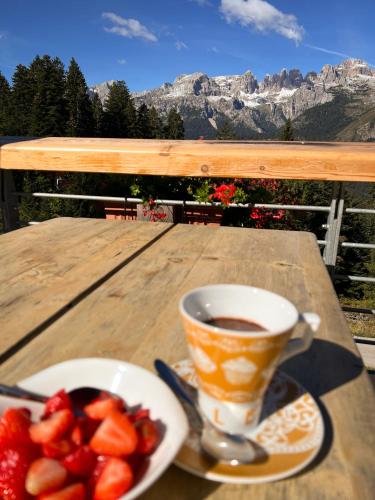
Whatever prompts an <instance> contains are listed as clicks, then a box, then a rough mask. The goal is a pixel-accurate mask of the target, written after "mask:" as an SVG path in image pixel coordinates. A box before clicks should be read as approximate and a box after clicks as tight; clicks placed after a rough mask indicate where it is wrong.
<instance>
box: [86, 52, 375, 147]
mask: <svg viewBox="0 0 375 500" xmlns="http://www.w3.org/2000/svg"><path fill="white" fill-rule="evenodd" d="M107 89H108V85H106V84H102V85H101V86H97V87H95V88H94V91H97V92H98V93H99V95H100V97H101V98H103V99H104V98H105V95H106V92H107V91H108V90H107ZM133 97H134V100H135V102H136V104H137V105H139V104H141V103H143V102H144V103H146V104H147V105H149V106H155V107H156V108H157V109H158V110H159V111H160V112H162V113H168V112H169V110H170V109H171V108H172V107H175V108H176V109H177V110H178V111H179V112H180V113H181V115H182V116H183V119H184V124H185V131H186V137H187V138H197V137H199V136H204V137H205V138H215V137H216V133H217V129H218V127H220V125H221V124H222V123H223V122H224V121H225V120H229V121H230V123H231V125H232V126H233V128H234V130H235V132H236V135H237V136H238V137H239V138H243V139H255V138H275V137H277V136H278V134H279V129H280V128H281V127H282V126H283V125H284V123H285V121H286V119H287V118H290V119H291V120H292V121H293V125H294V128H295V130H296V132H297V135H298V136H299V137H300V138H301V139H311V140H334V139H335V140H364V141H367V140H375V70H374V69H372V68H371V67H370V66H369V65H368V64H366V63H365V62H364V61H361V60H356V59H348V60H345V61H343V62H342V63H341V64H339V65H336V66H332V65H329V64H327V65H325V66H324V67H323V68H322V70H321V71H320V73H315V72H309V73H307V74H306V75H305V76H303V75H302V74H301V72H300V71H299V70H298V69H292V70H290V71H288V70H286V69H282V70H281V71H280V73H279V74H274V75H266V76H265V77H264V79H263V81H258V79H257V78H256V76H255V75H254V74H253V73H252V72H251V71H246V73H245V74H243V75H234V76H215V77H209V76H207V75H206V74H204V73H193V74H190V75H180V76H178V77H177V78H176V79H175V81H174V82H173V83H164V84H163V85H162V86H161V87H159V88H156V89H153V90H146V91H144V92H141V93H135V94H133Z"/></svg>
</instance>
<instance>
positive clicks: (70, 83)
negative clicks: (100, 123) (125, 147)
mask: <svg viewBox="0 0 375 500" xmlns="http://www.w3.org/2000/svg"><path fill="white" fill-rule="evenodd" d="M65 99H66V106H67V115H68V116H67V118H68V119H67V124H66V135H68V136H72V137H89V136H92V135H94V128H95V126H94V118H93V108H92V105H91V101H90V98H89V95H88V88H87V85H86V81H85V77H84V76H83V74H82V72H81V70H80V68H79V66H78V64H77V62H76V61H75V59H73V58H72V60H71V61H70V66H69V69H68V72H67V74H66V86H65Z"/></svg>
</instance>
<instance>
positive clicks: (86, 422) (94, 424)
mask: <svg viewBox="0 0 375 500" xmlns="http://www.w3.org/2000/svg"><path fill="white" fill-rule="evenodd" d="M100 423H101V422H100V420H92V419H91V418H89V417H79V418H77V420H76V426H75V427H79V429H80V431H81V435H80V434H78V431H75V427H74V429H73V431H72V435H71V439H72V440H73V441H74V439H73V433H74V431H75V439H77V441H79V440H80V439H82V442H81V443H76V444H78V445H79V444H83V443H86V442H88V441H90V439H91V438H92V437H93V435H94V434H95V432H96V430H97V428H98V427H99V425H100ZM74 442H75V441H74Z"/></svg>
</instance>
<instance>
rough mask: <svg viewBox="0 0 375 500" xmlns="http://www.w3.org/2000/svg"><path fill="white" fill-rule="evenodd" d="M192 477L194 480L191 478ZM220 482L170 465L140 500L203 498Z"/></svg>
mask: <svg viewBox="0 0 375 500" xmlns="http://www.w3.org/2000/svg"><path fill="white" fill-rule="evenodd" d="M193 477H194V480H192V478H193ZM220 485H221V483H216V482H214V481H208V480H207V479H202V478H199V477H196V476H192V475H191V474H189V473H188V472H185V471H183V470H181V469H179V468H178V467H176V466H175V465H172V467H170V468H169V469H168V470H167V471H166V472H165V473H164V474H163V475H162V476H161V478H159V479H158V481H157V482H156V483H155V484H154V485H153V486H151V488H150V489H149V490H147V491H146V492H145V493H144V494H143V495H142V496H140V497H139V498H140V500H161V499H165V500H184V499H186V500H187V499H190V500H203V499H204V498H207V497H210V495H212V493H213V492H214V491H215V490H216V489H217V488H219V486H220Z"/></svg>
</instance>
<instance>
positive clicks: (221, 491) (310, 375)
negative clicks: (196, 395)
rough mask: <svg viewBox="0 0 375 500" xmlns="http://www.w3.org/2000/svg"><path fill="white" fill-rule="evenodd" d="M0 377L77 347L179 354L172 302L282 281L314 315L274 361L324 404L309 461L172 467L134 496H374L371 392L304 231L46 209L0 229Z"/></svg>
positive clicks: (148, 361) (133, 356)
mask: <svg viewBox="0 0 375 500" xmlns="http://www.w3.org/2000/svg"><path fill="white" fill-rule="evenodd" d="M0 242H1V244H0V332H1V336H0V360H1V361H2V363H1V365H0V380H1V381H2V382H4V383H15V382H17V381H18V380H20V379H23V378H25V377H27V376H28V375H31V374H32V373H35V372H37V371H39V370H41V369H42V368H45V367H47V366H49V365H51V364H55V363H58V362H61V361H63V360H66V359H71V358H77V357H88V356H96V357H108V358H116V359H124V360H126V361H130V362H133V363H136V364H139V365H142V366H144V367H146V368H148V369H150V370H153V361H154V359H155V358H156V357H159V358H162V359H164V360H165V361H167V362H175V361H178V360H180V359H183V358H185V357H187V350H186V345H185V342H184V337H183V333H182V326H181V323H180V319H179V317H178V313H177V304H178V300H179V298H180V297H181V295H182V294H183V293H185V292H186V291H188V290H190V289H191V288H194V287H197V286H201V285H205V284H213V283H229V282H231V283H240V284H248V285H254V286H259V287H262V288H266V289H269V290H272V291H274V292H276V293H280V294H282V295H284V296H286V297H287V298H288V299H290V300H291V301H292V302H294V303H295V304H296V306H297V307H298V308H299V309H300V310H301V311H314V312H317V313H318V314H319V315H320V316H321V318H322V324H321V327H320V330H319V332H318V334H317V335H316V338H315V340H314V342H313V345H312V347H311V349H310V350H309V351H308V352H307V353H305V354H303V355H300V356H296V357H295V358H293V359H292V360H290V361H288V362H287V363H285V364H284V365H283V367H282V368H283V369H284V370H285V371H287V372H288V373H289V374H291V375H292V376H293V377H295V378H296V379H297V380H298V381H299V382H301V383H302V384H303V385H304V386H305V387H306V388H307V389H308V390H309V391H310V392H311V394H313V395H314V397H315V398H316V400H317V401H318V403H319V404H320V407H321V411H322V413H323V416H324V419H325V429H326V437H325V442H324V444H323V448H322V450H321V452H320V454H319V456H318V457H317V459H316V460H315V461H314V463H313V464H312V465H311V466H309V467H308V469H307V470H305V471H303V472H301V473H299V474H298V475H297V476H294V477H291V478H289V479H286V480H283V481H279V482H276V483H270V484H263V485H262V484H260V485H251V486H243V485H233V484H226V485H222V484H219V483H214V482H210V481H207V480H204V479H199V478H197V477H195V476H192V475H190V474H188V473H186V472H183V471H181V470H179V469H178V468H176V467H175V466H171V467H170V468H169V469H168V471H167V472H166V473H165V474H164V475H163V477H162V478H161V479H159V481H158V482H157V483H156V484H155V485H154V486H152V487H151V488H150V490H148V492H147V493H146V494H144V496H143V497H142V498H144V499H145V500H151V499H152V500H154V499H155V500H159V499H160V498H168V500H171V499H172V500H174V499H176V500H177V499H178V500H180V499H183V500H184V499H186V500H195V499H203V498H212V499H219V500H221V499H224V500H225V499H231V500H232V499H233V500H237V499H238V500H242V499H248V498H250V496H253V497H254V498H257V500H266V499H272V500H274V499H291V498H293V499H294V498H296V499H304V500H305V499H314V500H315V499H316V498H321V499H331V498H332V499H336V498H340V499H353V500H354V499H369V500H370V499H372V498H374V497H373V492H374V491H375V474H374V471H375V453H374V450H375V424H374V422H375V418H374V416H375V397H374V391H373V388H372V386H371V383H370V381H369V378H368V376H367V373H366V372H365V370H364V368H363V364H362V361H361V359H360V357H359V356H358V351H357V349H356V347H355V344H354V342H353V341H352V339H351V335H350V332H349V330H348V327H347V324H346V321H345V318H344V316H343V314H342V312H341V309H340V305H339V303H338V300H337V297H336V295H335V293H334V290H333V288H332V284H331V281H330V279H329V276H328V274H327V272H326V269H325V267H324V265H323V262H322V259H321V256H320V252H319V249H318V246H317V244H316V239H315V237H314V236H313V235H312V234H310V233H305V232H291V231H266V230H256V229H241V228H229V227H204V226H191V225H173V224H165V223H147V222H122V221H105V220H93V219H69V218H62V219H54V220H51V221H48V222H44V223H42V224H40V225H38V226H32V227H28V228H24V229H20V230H18V231H15V232H13V233H8V234H6V235H2V236H1V237H0Z"/></svg>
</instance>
